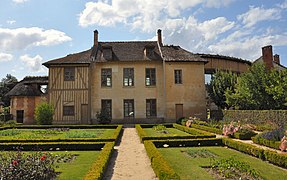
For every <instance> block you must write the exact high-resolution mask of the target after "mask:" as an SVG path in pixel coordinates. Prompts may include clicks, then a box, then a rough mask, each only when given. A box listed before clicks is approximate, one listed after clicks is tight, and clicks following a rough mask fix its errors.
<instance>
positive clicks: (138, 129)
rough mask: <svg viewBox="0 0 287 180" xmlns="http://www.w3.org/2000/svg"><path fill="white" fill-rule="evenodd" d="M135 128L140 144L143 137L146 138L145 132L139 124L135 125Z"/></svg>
mask: <svg viewBox="0 0 287 180" xmlns="http://www.w3.org/2000/svg"><path fill="white" fill-rule="evenodd" d="M135 128H136V130H137V132H138V135H139V137H140V140H141V142H143V137H146V136H147V134H146V132H145V131H144V130H143V128H142V127H141V125H139V124H136V125H135Z"/></svg>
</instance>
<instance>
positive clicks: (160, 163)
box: [144, 141, 180, 180]
mask: <svg viewBox="0 0 287 180" xmlns="http://www.w3.org/2000/svg"><path fill="white" fill-rule="evenodd" d="M144 146H145V149H146V151H147V154H148V157H149V159H150V161H151V166H152V168H153V170H154V172H155V174H156V175H157V177H158V178H159V179H160V180H162V179H173V180H176V179H180V177H179V176H178V174H176V172H175V171H174V170H173V169H172V168H171V167H170V165H169V163H168V162H167V161H166V160H165V159H164V158H163V157H162V155H161V154H160V152H159V151H158V150H157V149H156V147H155V146H154V144H153V143H152V141H144Z"/></svg>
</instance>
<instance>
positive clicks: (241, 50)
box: [208, 30, 287, 60]
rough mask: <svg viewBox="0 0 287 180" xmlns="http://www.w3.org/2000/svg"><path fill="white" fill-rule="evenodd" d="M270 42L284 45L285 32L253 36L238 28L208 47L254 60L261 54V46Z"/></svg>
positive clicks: (286, 40) (214, 50) (218, 51)
mask: <svg viewBox="0 0 287 180" xmlns="http://www.w3.org/2000/svg"><path fill="white" fill-rule="evenodd" d="M270 44H272V45H273V46H286V45H287V33H283V34H281V35H272V34H268V33H267V34H261V35H254V36H253V35H252V34H250V32H248V31H240V30H239V31H235V32H234V33H233V34H231V35H230V36H228V37H226V38H224V39H222V40H221V41H219V42H217V43H215V44H213V45H210V46H209V47H208V48H209V50H210V51H211V52H217V53H219V54H225V55H229V56H234V57H241V58H244V59H249V60H255V59H257V58H258V57H260V56H261V47H263V46H266V45H270Z"/></svg>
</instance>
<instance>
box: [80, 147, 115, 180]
mask: <svg viewBox="0 0 287 180" xmlns="http://www.w3.org/2000/svg"><path fill="white" fill-rule="evenodd" d="M114 145H115V143H114V142H109V143H106V144H105V146H104V148H103V150H102V151H101V154H100V155H99V158H98V159H97V160H96V161H95V162H94V163H93V165H92V166H91V168H90V170H89V172H88V173H87V174H86V176H85V177H84V178H83V179H84V180H92V179H103V175H104V172H105V169H106V168H107V166H108V162H109V160H110V158H111V156H112V153H113V148H114Z"/></svg>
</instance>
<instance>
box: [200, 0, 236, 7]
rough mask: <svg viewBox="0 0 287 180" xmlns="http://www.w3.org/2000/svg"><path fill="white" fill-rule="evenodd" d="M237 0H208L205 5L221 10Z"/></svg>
mask: <svg viewBox="0 0 287 180" xmlns="http://www.w3.org/2000/svg"><path fill="white" fill-rule="evenodd" d="M234 1H235V0H207V1H206V3H205V5H206V7H210V8H212V7H214V8H220V7H223V6H228V5H229V4H230V3H232V2H234Z"/></svg>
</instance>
